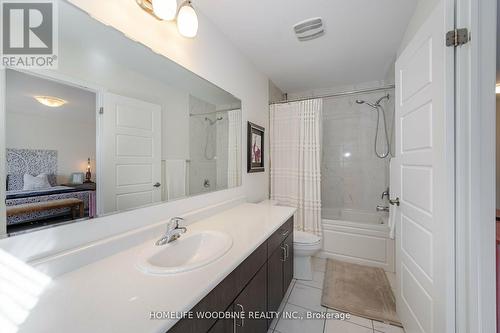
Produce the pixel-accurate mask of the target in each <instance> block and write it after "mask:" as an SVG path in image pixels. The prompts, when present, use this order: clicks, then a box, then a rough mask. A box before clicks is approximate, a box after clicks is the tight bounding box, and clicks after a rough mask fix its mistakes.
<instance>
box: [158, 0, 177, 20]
mask: <svg viewBox="0 0 500 333" xmlns="http://www.w3.org/2000/svg"><path fill="white" fill-rule="evenodd" d="M152 4H153V12H154V14H155V15H156V16H158V17H159V18H160V19H162V20H165V21H172V20H174V19H175V15H176V14H177V0H153V1H152Z"/></svg>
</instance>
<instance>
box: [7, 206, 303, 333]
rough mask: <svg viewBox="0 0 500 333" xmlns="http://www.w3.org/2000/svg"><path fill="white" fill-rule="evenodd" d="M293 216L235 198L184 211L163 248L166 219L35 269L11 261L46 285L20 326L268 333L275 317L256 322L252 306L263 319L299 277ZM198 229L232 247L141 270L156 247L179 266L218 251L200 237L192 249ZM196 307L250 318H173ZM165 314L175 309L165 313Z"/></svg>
mask: <svg viewBox="0 0 500 333" xmlns="http://www.w3.org/2000/svg"><path fill="white" fill-rule="evenodd" d="M199 213H200V212H197V213H196V214H199ZM294 213H295V209H294V208H290V207H280V206H272V205H265V204H251V203H237V204H235V206H233V207H232V208H224V209H223V210H220V211H218V212H214V213H211V214H210V215H208V216H207V215H205V214H204V213H203V212H201V213H200V214H201V215H203V216H201V217H199V218H197V217H192V216H190V214H186V215H184V217H186V221H185V222H184V224H183V226H186V227H187V232H186V233H185V234H182V236H181V237H180V238H179V239H178V240H176V241H174V242H172V243H170V244H167V245H164V246H156V245H155V242H156V241H157V240H158V239H159V238H160V237H161V236H162V232H164V231H165V227H166V223H167V221H168V219H167V220H166V221H165V222H163V223H159V224H158V223H157V224H155V225H153V226H151V227H150V230H144V229H141V230H137V231H131V232H128V233H125V234H124V235H121V236H115V237H112V238H110V239H103V240H100V241H99V242H95V243H92V244H88V245H85V246H83V247H81V248H76V249H72V250H70V251H67V252H63V253H59V254H57V255H55V256H53V257H50V258H46V259H43V260H41V261H38V262H35V263H31V264H30V265H25V264H24V263H21V262H16V261H14V259H11V260H12V262H13V263H16V265H18V266H20V267H22V269H23V270H26V271H30V272H31V273H30V274H31V275H32V276H33V277H37V281H38V280H40V281H45V282H46V283H44V285H43V286H39V288H38V289H37V297H36V300H35V301H34V303H33V306H32V307H31V308H30V309H29V310H27V312H26V317H25V319H24V321H23V322H20V323H19V324H18V325H17V327H16V329H17V332H18V333H31V332H38V333H49V332H50V333H52V332H73V333H79V332H81V333H83V332H85V333H87V332H94V333H100V332H102V333H104V332H106V333H107V332H120V333H136V332H141V333H166V332H169V333H170V332H182V333H195V332H196V333H204V332H211V333H215V332H217V333H218V332H238V333H240V332H252V333H258V332H262V333H264V332H266V331H267V327H268V325H269V324H270V322H271V321H272V320H271V319H268V318H265V317H262V318H260V319H251V318H248V312H249V311H258V312H262V315H263V316H264V315H265V313H266V312H267V311H276V310H277V309H278V307H279V305H280V303H281V301H282V299H283V297H284V294H285V292H286V291H287V289H288V286H289V284H290V281H291V280H292V276H293V256H294V255H293V246H292V244H293V231H292V230H293V214H294ZM144 233H147V235H144ZM200 234H201V235H212V234H213V235H218V234H225V235H227V236H228V237H230V238H231V240H232V245H231V247H230V248H229V249H228V250H227V251H226V252H225V253H224V254H223V255H221V256H220V257H218V258H217V259H215V260H212V261H210V262H208V263H206V264H205V265H203V266H200V267H197V268H194V269H190V270H184V271H177V272H169V273H166V272H163V273H162V272H159V271H156V272H152V271H151V272H148V271H144V269H143V267H142V266H141V263H142V262H143V261H144V260H145V259H146V258H149V256H150V252H149V251H151V249H156V250H157V251H171V250H173V252H170V253H173V256H165V257H163V258H167V257H168V258H170V259H168V260H173V259H172V258H174V259H175V260H174V261H175V262H177V264H178V265H181V266H182V265H184V264H183V262H184V263H185V262H189V261H191V260H196V258H197V257H198V254H202V253H208V252H210V251H212V248H211V245H210V244H211V243H203V242H200V243H199V246H197V247H193V248H192V249H194V250H193V251H194V252H192V253H191V254H189V253H188V252H189V251H188V249H189V246H187V245H186V244H190V242H191V240H194V239H195V236H196V235H200ZM190 239H191V240H190ZM194 244H198V243H194ZM110 251H111V252H110ZM186 251H187V252H186ZM164 253H167V252H164ZM183 258H191V259H183ZM165 260H167V259H165ZM168 260H167V261H168ZM167 261H165V263H167ZM170 263H172V262H170ZM77 265H78V266H77ZM184 266H185V265H184ZM190 310H191V311H196V312H205V311H210V312H213V311H228V312H235V313H238V314H240V313H241V312H244V313H245V315H246V317H245V318H244V319H243V318H237V320H232V319H228V320H217V319H205V320H201V319H187V318H181V317H179V316H178V315H174V314H182V313H185V312H189V311H190ZM158 313H160V314H161V313H170V314H171V315H170V316H161V318H158V317H157V316H156V314H158ZM194 316H196V313H195V314H194Z"/></svg>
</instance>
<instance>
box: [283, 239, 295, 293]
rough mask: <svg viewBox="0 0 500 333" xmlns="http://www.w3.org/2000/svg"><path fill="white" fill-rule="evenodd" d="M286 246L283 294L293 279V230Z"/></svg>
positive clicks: (286, 241) (285, 243) (286, 240)
mask: <svg viewBox="0 0 500 333" xmlns="http://www.w3.org/2000/svg"><path fill="white" fill-rule="evenodd" d="M283 245H284V247H285V255H286V256H285V261H284V262H283V296H284V295H285V293H286V291H287V290H288V287H289V286H290V283H292V279H293V232H292V233H290V234H289V235H288V237H287V238H286V239H285V241H284V242H283Z"/></svg>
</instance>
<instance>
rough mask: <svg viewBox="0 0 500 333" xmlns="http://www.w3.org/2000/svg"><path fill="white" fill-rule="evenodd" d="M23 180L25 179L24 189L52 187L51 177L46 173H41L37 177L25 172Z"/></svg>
mask: <svg viewBox="0 0 500 333" xmlns="http://www.w3.org/2000/svg"><path fill="white" fill-rule="evenodd" d="M23 180H24V185H23V190H41V189H45V188H50V187H51V185H50V183H49V178H48V176H47V174H45V173H41V174H39V175H38V176H36V177H35V176H32V175H28V174H27V173H25V174H24V177H23Z"/></svg>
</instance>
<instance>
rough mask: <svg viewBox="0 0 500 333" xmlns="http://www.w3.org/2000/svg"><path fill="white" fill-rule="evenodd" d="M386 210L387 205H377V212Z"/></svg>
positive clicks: (387, 208) (387, 209)
mask: <svg viewBox="0 0 500 333" xmlns="http://www.w3.org/2000/svg"><path fill="white" fill-rule="evenodd" d="M388 211H389V207H388V206H380V205H378V206H377V212H388Z"/></svg>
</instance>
